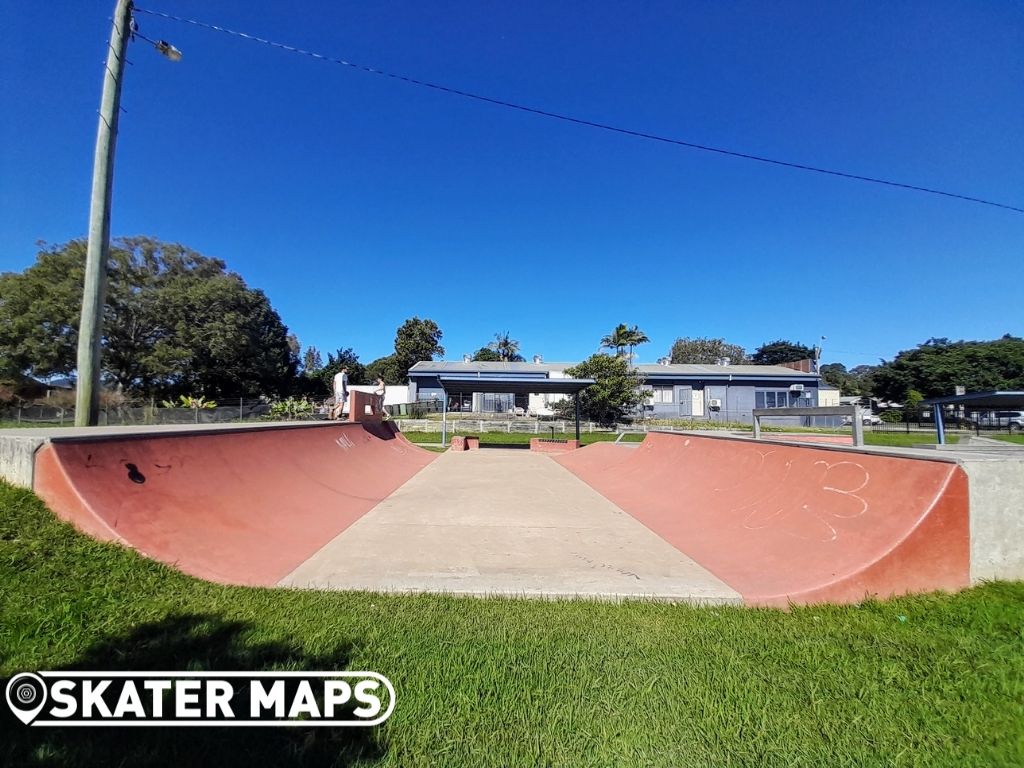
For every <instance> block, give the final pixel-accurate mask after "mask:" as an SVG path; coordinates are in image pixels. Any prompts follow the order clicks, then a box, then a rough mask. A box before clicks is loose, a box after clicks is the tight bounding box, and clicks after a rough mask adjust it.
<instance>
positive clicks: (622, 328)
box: [601, 323, 629, 357]
mask: <svg viewBox="0 0 1024 768" xmlns="http://www.w3.org/2000/svg"><path fill="white" fill-rule="evenodd" d="M628 345H629V329H628V328H626V324H625V323H619V324H618V325H617V326H615V330H614V331H612V332H611V333H610V334H608V335H607V336H605V337H604V338H603V339H601V347H602V348H604V347H607V348H608V349H614V350H615V356H616V357H622V350H623V348H624V347H626V346H628Z"/></svg>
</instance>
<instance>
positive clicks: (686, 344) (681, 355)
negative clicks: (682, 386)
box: [669, 337, 747, 365]
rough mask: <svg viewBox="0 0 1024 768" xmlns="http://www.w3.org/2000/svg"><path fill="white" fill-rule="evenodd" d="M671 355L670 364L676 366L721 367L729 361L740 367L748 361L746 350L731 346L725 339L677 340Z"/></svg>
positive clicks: (734, 345)
mask: <svg viewBox="0 0 1024 768" xmlns="http://www.w3.org/2000/svg"><path fill="white" fill-rule="evenodd" d="M669 354H670V358H669V359H670V362H672V363H676V364H679V363H690V364H699V365H720V364H722V363H723V362H724V361H726V360H728V361H729V362H730V363H732V364H733V365H740V364H742V363H745V362H746V361H747V352H746V350H745V349H743V347H741V346H739V345H738V344H729V343H728V342H726V340H725V339H705V338H695V339H691V338H689V337H685V338H680V339H676V340H675V343H674V344H673V345H672V351H671V352H670V353H669Z"/></svg>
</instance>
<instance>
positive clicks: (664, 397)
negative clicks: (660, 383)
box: [651, 387, 675, 404]
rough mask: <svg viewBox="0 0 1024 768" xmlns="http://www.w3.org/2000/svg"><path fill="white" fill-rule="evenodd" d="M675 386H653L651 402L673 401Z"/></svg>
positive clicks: (663, 402)
mask: <svg viewBox="0 0 1024 768" xmlns="http://www.w3.org/2000/svg"><path fill="white" fill-rule="evenodd" d="M673 392H674V390H673V388H672V387H651V402H652V403H662V404H665V403H673V402H675V400H674V399H673Z"/></svg>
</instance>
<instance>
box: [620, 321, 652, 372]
mask: <svg viewBox="0 0 1024 768" xmlns="http://www.w3.org/2000/svg"><path fill="white" fill-rule="evenodd" d="M649 341H650V339H649V338H648V337H647V334H646V333H644V332H643V331H641V330H640V328H639V327H638V326H635V325H634V326H633V327H632V328H629V329H627V330H626V346H627V347H629V362H630V363H632V362H633V347H638V346H640V345H641V344H646V343H647V342H649Z"/></svg>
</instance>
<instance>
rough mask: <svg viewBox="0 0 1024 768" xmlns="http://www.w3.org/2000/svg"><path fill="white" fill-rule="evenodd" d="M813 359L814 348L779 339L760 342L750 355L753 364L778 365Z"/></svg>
mask: <svg viewBox="0 0 1024 768" xmlns="http://www.w3.org/2000/svg"><path fill="white" fill-rule="evenodd" d="M807 359H812V360H813V359H814V350H813V349H811V348H810V347H808V346H805V345H803V344H800V343H798V342H792V341H786V340H784V339H779V340H777V341H770V342H768V343H767V344H762V345H761V346H760V347H758V348H757V349H756V350H754V354H752V355H751V356H750V362H752V363H754V364H755V365H779V364H781V363H795V362H796V361H797V360H807Z"/></svg>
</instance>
